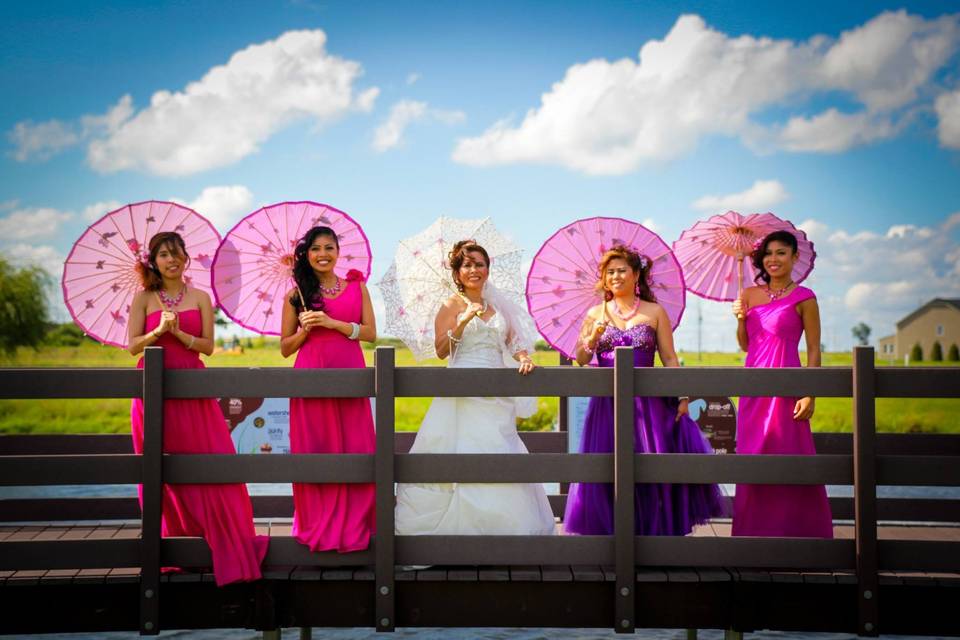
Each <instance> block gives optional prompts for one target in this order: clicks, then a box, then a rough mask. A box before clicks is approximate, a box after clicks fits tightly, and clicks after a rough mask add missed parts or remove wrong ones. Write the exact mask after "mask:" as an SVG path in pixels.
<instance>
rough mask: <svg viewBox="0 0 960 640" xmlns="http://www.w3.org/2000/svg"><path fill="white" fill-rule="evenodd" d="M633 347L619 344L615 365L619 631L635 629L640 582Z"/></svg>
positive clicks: (615, 538)
mask: <svg viewBox="0 0 960 640" xmlns="http://www.w3.org/2000/svg"><path fill="white" fill-rule="evenodd" d="M633 397H634V396H633V348H632V347H617V350H616V353H615V356H614V367H613V452H614V483H613V495H614V507H613V522H614V527H613V534H614V556H615V558H616V570H617V582H616V594H615V595H614V598H616V600H615V604H614V611H615V612H616V622H615V625H614V628H615V629H616V631H617V633H633V631H634V627H635V626H636V621H635V620H634V599H635V595H634V591H635V589H636V583H637V578H636V574H637V569H636V561H635V555H636V552H635V549H634V540H635V536H636V531H635V525H634V513H633V511H634V498H633V496H634V493H635V482H634V471H633V468H634V460H635V455H634V443H633V440H634V423H633V421H634V415H633V414H634V401H633Z"/></svg>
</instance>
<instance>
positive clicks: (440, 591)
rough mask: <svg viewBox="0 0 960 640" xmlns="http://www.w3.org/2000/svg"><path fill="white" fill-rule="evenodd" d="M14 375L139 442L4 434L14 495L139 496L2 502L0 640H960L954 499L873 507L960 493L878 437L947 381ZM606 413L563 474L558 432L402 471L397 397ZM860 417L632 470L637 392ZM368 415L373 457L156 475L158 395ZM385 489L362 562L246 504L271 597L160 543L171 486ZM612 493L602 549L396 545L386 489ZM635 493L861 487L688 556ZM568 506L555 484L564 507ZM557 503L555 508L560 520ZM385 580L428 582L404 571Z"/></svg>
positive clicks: (941, 455) (950, 467) (2, 382)
mask: <svg viewBox="0 0 960 640" xmlns="http://www.w3.org/2000/svg"><path fill="white" fill-rule="evenodd" d="M145 360H146V362H145V367H144V369H143V370H142V371H140V370H136V369H132V368H131V369H3V370H0V397H2V398H35V399H40V398H117V397H119V398H133V397H142V398H143V400H144V405H145V443H144V454H143V455H142V456H140V455H134V454H132V453H131V446H130V440H129V436H109V435H108V436H39V435H38V436H3V437H0V484H3V485H6V486H39V485H96V484H134V483H142V485H143V500H144V509H143V515H142V518H141V515H140V510H139V507H138V505H137V502H136V499H135V498H89V497H87V498H44V499H6V500H0V602H2V607H3V615H2V616H0V633H30V632H35V633H39V632H65V631H113V630H137V629H138V630H140V632H141V633H143V634H147V635H150V634H156V633H158V632H159V631H160V630H161V629H173V628H230V627H247V628H255V629H262V630H274V629H278V628H282V627H314V626H316V627H336V626H348V627H363V626H367V627H375V628H376V629H377V630H379V631H392V630H393V629H394V628H395V627H398V626H399V627H411V626H412V627H417V626H430V627H438V626H439V627H444V626H449V627H578V628H579V627H607V628H614V629H616V630H617V631H619V632H626V633H629V632H632V631H633V630H634V629H635V628H637V627H648V628H717V629H728V630H734V631H735V632H743V631H751V630H755V629H764V628H769V629H784V630H808V631H840V632H850V633H857V634H859V635H865V636H874V635H877V634H878V633H880V632H883V633H894V634H896V633H912V634H960V618H958V616H957V615H956V611H955V609H954V607H955V606H956V604H955V603H956V600H957V596H958V595H960V524H958V523H960V500H950V499H932V498H926V499H903V498H900V499H878V498H877V495H876V493H877V492H876V489H877V486H878V485H907V486H909V485H914V486H932V487H940V486H957V485H960V464H958V460H960V458H958V456H960V436H935V435H893V434H877V433H876V432H875V419H874V418H875V416H874V400H875V398H877V397H891V398H898V397H903V398H934V397H948V398H957V397H960V369H957V368H879V369H877V368H875V367H874V357H873V350H872V349H870V348H857V349H856V351H855V354H854V363H853V366H852V367H847V368H822V369H741V368H684V369H664V368H656V369H634V368H633V366H632V363H633V354H632V353H631V350H630V349H627V348H621V349H618V351H617V354H616V366H615V367H614V368H612V369H596V368H587V369H580V368H571V367H545V368H541V369H538V370H537V371H536V372H535V373H534V374H533V375H531V376H528V377H523V378H521V377H519V376H517V375H516V373H515V372H512V371H509V370H493V371H492V370H489V369H455V370H448V369H439V368H420V367H409V368H407V367H395V366H394V354H393V350H392V349H389V348H382V347H381V348H378V349H377V352H376V357H375V366H374V367H372V368H367V369H359V370H357V369H353V370H302V369H299V370H298V369H292V368H282V369H273V368H270V369H222V368H213V369H207V370H193V371H190V370H166V371H165V370H164V368H163V357H162V352H161V351H160V349H159V348H156V347H151V348H148V349H147V352H146V356H145ZM464 390H469V393H470V394H471V395H478V396H484V395H487V396H516V395H522V396H560V397H565V396H573V395H577V396H613V398H614V407H615V436H616V446H615V452H614V453H613V454H612V455H611V454H568V453H566V434H565V433H562V432H561V433H525V434H522V437H523V438H524V440H525V442H526V443H527V446H528V448H529V449H530V450H531V454H530V455H526V456H518V455H503V454H500V455H491V454H469V455H468V454H460V455H449V454H448V455H440V454H418V455H411V454H407V453H406V451H407V450H408V449H409V447H410V444H411V442H412V434H404V433H395V432H394V399H395V398H397V397H417V396H457V395H463V393H464ZM635 395H637V396H670V395H673V396H676V395H729V396H741V395H764V396H797V395H813V396H818V397H826V396H833V397H852V398H853V425H854V430H853V433H852V434H817V436H816V437H817V450H818V455H816V456H785V455H768V456H745V455H717V456H703V455H691V454H669V455H649V454H641V455H637V454H634V452H633V446H634V442H633V428H632V424H633V411H634V405H633V402H632V401H631V399H632V398H633V397H634V396H635ZM219 396H230V397H251V396H254V397H375V398H376V400H377V402H376V424H377V435H376V438H377V449H376V453H375V454H374V455H236V456H223V455H164V454H162V453H161V452H162V434H163V429H162V426H163V425H162V420H163V411H162V405H163V401H164V399H165V398H197V397H219ZM294 481H295V482H375V483H376V496H377V498H376V509H377V524H378V528H377V535H376V537H375V540H374V541H373V543H372V544H371V546H370V548H369V549H368V550H367V551H363V552H358V553H353V554H342V555H341V554H336V553H311V552H309V551H308V550H307V549H306V548H305V547H303V546H301V545H299V544H298V543H296V542H295V541H294V540H293V539H292V538H291V537H290V535H289V533H290V528H289V523H290V516H291V515H292V499H291V497H290V496H254V497H253V504H254V512H255V517H256V518H257V523H258V528H259V529H260V530H261V533H269V535H270V536H271V542H270V549H269V552H268V554H267V558H266V561H265V571H264V579H263V580H260V581H258V582H255V583H249V584H239V585H231V586H228V587H225V588H217V587H216V585H215V584H214V583H213V581H212V576H211V575H210V574H209V573H207V572H204V571H203V570H202V569H201V570H197V571H196V572H193V573H189V572H188V573H183V574H172V575H169V574H161V571H160V568H161V566H169V565H174V566H182V567H209V565H210V554H209V550H208V549H207V547H206V544H205V543H204V542H203V540H201V539H198V538H165V539H161V537H160V508H161V487H162V484H163V483H225V482H250V483H287V482H294ZM578 481H588V482H612V483H613V484H614V491H615V496H616V499H615V521H616V532H615V534H614V535H612V536H542V537H534V536H396V535H394V519H393V509H394V483H395V482H559V483H569V482H578ZM637 482H672V483H707V482H718V483H757V484H764V483H767V484H832V485H852V487H853V497H852V498H832V499H831V506H832V508H833V514H834V518H835V524H836V526H835V531H836V533H837V535H836V537H835V539H833V540H821V539H784V538H732V537H730V535H729V523H728V522H722V521H719V522H713V523H711V524H710V525H708V526H706V527H701V528H699V529H698V530H697V531H695V532H694V534H693V535H690V536H686V537H646V536H635V535H634V532H633V521H634V513H633V509H634V502H633V485H634V483H637ZM562 486H564V485H563V484H561V487H562ZM565 499H566V496H565V495H556V496H551V503H552V505H553V507H554V512H555V513H556V514H557V515H558V516H562V514H563V508H564V504H565ZM398 565H432V567H431V568H429V569H425V570H420V571H404V570H400V569H399V568H398Z"/></svg>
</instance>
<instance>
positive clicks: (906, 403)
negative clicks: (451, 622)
mask: <svg viewBox="0 0 960 640" xmlns="http://www.w3.org/2000/svg"><path fill="white" fill-rule="evenodd" d="M364 354H365V356H366V358H367V362H368V364H372V362H373V350H372V349H368V350H365V351H364ZM680 357H681V359H682V360H683V363H684V365H685V366H688V367H693V366H742V364H743V356H742V354H734V353H704V354H703V356H702V359H700V358H698V356H697V354H696V353H681V354H680ZM534 359H535V360H536V362H537V364H538V365H540V366H554V365H557V364H559V358H558V356H557V354H556V353H555V352H536V353H535V354H534ZM205 360H206V363H207V366H210V367H289V366H292V365H293V358H290V359H284V358H283V357H282V356H281V355H280V351H279V349H278V347H277V345H276V340H267V341H266V345H265V346H264V347H261V348H252V349H251V348H247V349H245V350H244V351H243V353H239V352H229V351H225V352H221V353H217V354H215V355H214V356H213V357H211V358H205ZM135 363H136V358H133V357H131V356H130V355H129V354H127V352H126V351H122V350H120V349H115V348H112V347H103V346H100V345H96V344H93V343H88V344H84V345H82V346H80V347H47V348H42V349H40V350H36V351H35V350H33V349H20V350H19V351H18V352H17V353H16V354H15V355H14V356H13V357H12V358H10V357H0V367H132V366H134V365H135ZM396 363H397V366H417V363H416V362H415V361H414V359H413V356H412V354H411V353H410V351H409V350H407V349H397V351H396ZM850 363H851V354H850V353H828V354H825V356H824V366H849V365H850ZM420 364H421V366H443V362H442V361H440V360H430V361H427V362H424V363H420ZM877 364H878V366H889V365H888V363H886V362H885V361H879V360H878V362H877ZM919 364H920V365H921V366H932V365H948V366H949V365H951V364H956V363H932V362H931V363H926V362H924V363H919ZM429 405H430V399H429V398H401V399H398V400H397V404H396V416H397V429H398V430H401V431H414V430H416V429H417V427H418V426H419V424H420V421H421V420H422V419H423V416H424V414H425V413H426V411H427V408H428V407H429ZM557 407H558V400H557V398H540V401H539V411H538V413H537V414H536V415H535V416H534V417H533V418H532V419H530V420H528V421H525V422H524V423H522V424H521V428H522V429H544V428H546V429H549V428H550V425H552V424H553V422H554V421H555V419H556V415H557ZM958 416H960V400H947V399H933V400H926V399H912V398H907V399H890V398H881V399H879V400H878V401H877V426H878V429H879V430H881V431H888V432H901V433H904V432H919V433H960V417H958ZM851 424H852V409H851V400H850V399H848V398H819V399H818V400H817V407H816V414H815V415H814V419H813V428H814V430H817V431H850V429H851ZM129 431H130V401H129V400H121V399H101V400H0V433H128V432H129Z"/></svg>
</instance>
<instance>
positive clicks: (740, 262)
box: [737, 253, 743, 320]
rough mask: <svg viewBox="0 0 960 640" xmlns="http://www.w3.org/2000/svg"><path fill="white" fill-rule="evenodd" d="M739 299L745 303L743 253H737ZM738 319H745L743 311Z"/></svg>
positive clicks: (738, 315)
mask: <svg viewBox="0 0 960 640" xmlns="http://www.w3.org/2000/svg"><path fill="white" fill-rule="evenodd" d="M737 299H738V300H740V302H741V304H742V303H743V254H742V253H738V254H737ZM737 320H743V313H742V312H741V313H738V314H737Z"/></svg>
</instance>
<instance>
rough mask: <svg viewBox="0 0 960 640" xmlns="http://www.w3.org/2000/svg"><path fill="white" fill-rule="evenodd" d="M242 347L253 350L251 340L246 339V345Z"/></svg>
mask: <svg viewBox="0 0 960 640" xmlns="http://www.w3.org/2000/svg"><path fill="white" fill-rule="evenodd" d="M243 346H244V347H246V348H247V349H253V338H250V337H248V338H247V343H246V344H245V345H243Z"/></svg>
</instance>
